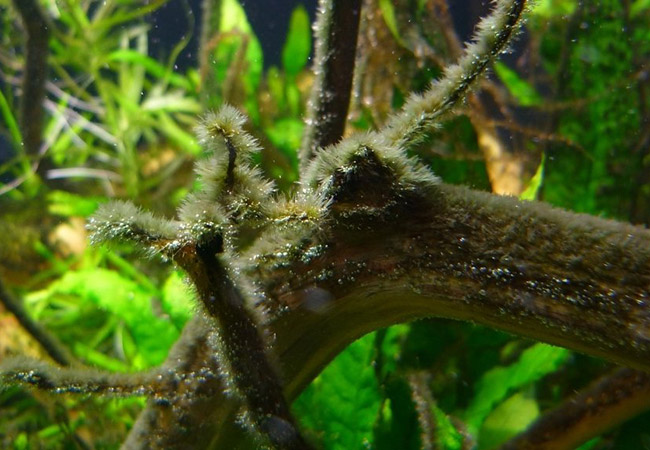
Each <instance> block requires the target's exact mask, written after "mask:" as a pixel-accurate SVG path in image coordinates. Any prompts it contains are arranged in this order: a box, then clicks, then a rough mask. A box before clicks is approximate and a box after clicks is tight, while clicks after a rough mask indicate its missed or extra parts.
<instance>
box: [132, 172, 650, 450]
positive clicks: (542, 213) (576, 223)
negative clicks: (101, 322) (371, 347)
mask: <svg viewBox="0 0 650 450" xmlns="http://www.w3.org/2000/svg"><path fill="white" fill-rule="evenodd" d="M379 172H380V171H378V170H377V168H374V169H372V170H366V171H364V170H361V169H360V170H357V171H356V173H357V178H356V179H354V180H350V181H349V182H346V183H343V184H340V185H339V186H338V188H337V189H338V193H337V195H335V198H338V199H340V200H339V201H335V202H333V203H332V204H331V205H330V217H329V219H327V220H325V221H324V223H326V224H328V225H327V226H324V227H323V228H322V229H320V230H319V232H318V233H317V234H316V235H317V236H319V237H318V239H314V240H313V241H312V242H311V243H310V244H309V245H308V246H306V247H303V248H302V249H301V251H300V252H296V253H294V254H291V252H288V253H287V252H271V251H268V252H267V253H262V252H258V251H257V250H258V249H255V248H253V249H252V250H251V252H250V254H249V256H248V257H247V258H245V261H247V262H248V268H247V272H248V273H249V275H250V276H252V277H254V278H255V279H257V280H258V281H259V283H260V285H261V286H263V288H264V290H265V292H267V294H268V296H269V298H271V299H274V301H276V302H280V303H281V305H282V307H284V308H288V309H289V312H287V313H283V314H279V315H278V316H277V317H276V318H275V319H274V320H273V321H272V322H271V323H270V328H271V332H272V333H274V334H275V335H276V336H277V337H276V340H275V344H274V347H273V351H274V352H275V353H276V355H277V357H278V360H279V363H280V368H281V370H280V371H281V374H282V376H283V378H284V381H285V386H286V387H285V394H286V396H287V398H288V399H293V398H295V397H296V396H297V395H298V394H299V393H300V391H301V390H302V389H303V388H304V387H305V386H306V385H307V384H308V383H309V382H310V381H311V380H312V379H313V377H315V376H316V375H317V374H318V373H319V372H320V370H322V368H323V367H324V366H325V365H326V364H327V363H328V362H329V361H330V360H331V359H332V358H333V357H334V356H335V355H336V354H337V353H338V352H340V351H341V350H342V349H343V348H344V347H345V346H346V345H347V344H349V343H350V342H352V341H353V340H355V339H357V338H358V337H360V336H362V335H363V334H365V333H367V332H370V331H372V330H376V329H378V328H381V327H385V326H389V325H392V324H395V323H400V322H405V321H409V320H415V319H418V318H423V317H447V318H454V319H459V320H469V321H474V322H476V323H481V324H485V325H488V326H491V327H494V328H497V329H501V330H505V331H508V332H511V333H514V334H517V335H520V336H524V337H528V338H532V339H535V340H538V341H543V342H548V343H551V344H555V345H561V346H564V347H567V348H570V349H573V350H576V351H579V352H584V353H587V354H590V355H594V356H597V357H602V358H605V359H607V360H609V361H612V362H616V363H619V364H623V365H626V366H630V367H634V368H637V369H641V370H649V369H650V358H649V357H648V356H649V355H650V341H649V340H650V309H649V308H648V305H647V301H648V287H649V286H650V232H649V231H648V230H645V229H642V228H638V227H633V226H631V225H627V224H622V223H617V222H613V221H608V220H603V219H599V218H594V217H591V216H586V215H580V214H574V213H569V212H564V211H561V210H558V209H554V208H551V207H549V206H547V205H544V204H541V203H528V202H520V201H518V200H516V199H513V198H503V197H495V196H492V195H490V194H486V193H481V192H476V191H471V190H469V189H465V188H461V187H455V186H449V185H444V184H440V185H437V186H427V187H422V188H421V189H415V190H412V191H410V192H409V191H399V192H396V193H395V195H397V196H398V197H399V202H395V201H394V200H395V199H394V198H391V197H390V195H389V193H388V191H386V192H384V193H385V194H386V195H382V192H373V193H372V195H368V192H364V190H363V188H362V187H363V186H366V187H368V186H372V187H374V188H375V189H376V186H378V180H377V179H376V176H377V173H379ZM366 189H367V188H366ZM378 202H379V203H378ZM308 255H309V256H308ZM267 306H268V305H267ZM276 306H277V305H276ZM190 327H191V326H190ZM187 336H190V337H187ZM187 336H186V337H184V338H183V339H184V342H183V341H181V342H179V344H178V345H179V346H183V345H190V346H197V345H198V344H196V341H192V339H191V336H192V334H191V332H188V333H187ZM188 341H189V342H190V343H188ZM205 352H206V350H205V349H204V350H202V351H200V352H196V353H195V356H196V357H197V358H200V357H201V356H205ZM173 358H174V357H171V361H173ZM192 364H195V365H196V364H202V363H201V362H199V361H198V360H197V361H195V362H193V363H192ZM192 401H194V400H191V399H188V402H192ZM197 402H198V403H197V405H196V408H199V407H200V406H201V407H205V404H206V402H205V399H203V398H200V397H199V399H198V400H197ZM208 403H209V404H211V405H213V406H212V407H211V408H210V412H209V417H210V419H211V420H210V422H209V423H207V424H206V423H205V422H204V421H200V422H198V423H197V424H196V426H197V427H198V429H197V430H194V429H192V430H191V431H188V430H190V428H188V429H186V430H185V432H186V433H189V434H190V435H191V436H192V438H195V437H196V436H197V435H199V434H201V433H205V434H204V435H203V439H201V438H197V439H198V441H199V443H202V442H203V443H205V445H198V446H197V447H196V448H230V447H229V446H230V445H234V444H233V443H234V442H236V441H238V440H241V439H247V438H246V436H245V433H244V431H243V430H241V429H239V428H238V427H237V426H236V425H233V423H232V422H233V421H232V420H231V419H232V418H233V417H232V414H234V412H235V411H236V407H235V406H234V405H233V403H232V401H231V400H229V399H227V398H224V396H223V394H222V392H221V391H220V390H216V391H215V398H214V399H213V400H212V401H211V402H208ZM194 407H195V406H190V410H191V411H194ZM212 408H214V409H212ZM169 413H170V412H169V411H167V410H164V411H163V410H161V409H160V407H158V406H156V405H153V404H150V406H149V407H148V409H147V410H146V412H145V415H146V417H148V418H149V420H148V421H147V422H146V423H145V422H143V421H142V420H141V421H140V423H139V426H138V427H136V431H137V433H138V435H139V436H151V437H152V439H153V438H156V439H163V441H162V442H164V443H165V444H166V445H168V447H167V448H173V445H172V444H173V439H172V440H166V439H165V434H166V433H174V432H175V431H174V430H173V429H169V428H165V427H166V424H168V421H167V420H163V418H164V417H167V416H168V415H169ZM206 416H207V414H206ZM215 417H218V418H220V420H218V421H213V420H214V418H215ZM226 418H228V420H225V419H226ZM194 425H195V424H192V426H194ZM172 428H173V427H172ZM161 436H162V438H161ZM212 438H214V439H215V440H214V442H212V443H211V444H208V442H209V441H210V439H212ZM125 448H146V445H144V446H140V447H138V446H133V447H129V446H127V447H125Z"/></svg>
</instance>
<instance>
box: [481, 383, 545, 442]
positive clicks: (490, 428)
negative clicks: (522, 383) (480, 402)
mask: <svg viewBox="0 0 650 450" xmlns="http://www.w3.org/2000/svg"><path fill="white" fill-rule="evenodd" d="M538 416H539V406H537V402H536V401H535V399H534V398H531V397H530V396H528V395H525V394H524V393H522V392H518V393H516V394H514V395H513V396H511V397H509V398H508V399H507V400H505V401H504V402H503V403H501V404H500V405H499V406H497V407H496V408H495V409H494V410H493V411H492V412H491V413H490V415H489V416H487V418H486V419H485V421H484V422H483V426H482V427H481V431H480V434H479V440H478V448H479V450H482V449H491V448H495V447H497V446H498V445H500V444H503V443H504V442H505V441H507V440H508V439H510V438H511V437H513V436H515V435H516V434H518V433H520V432H521V431H523V430H525V429H526V428H527V427H528V425H530V424H531V423H532V422H533V421H534V420H535V419H536V418H537V417H538Z"/></svg>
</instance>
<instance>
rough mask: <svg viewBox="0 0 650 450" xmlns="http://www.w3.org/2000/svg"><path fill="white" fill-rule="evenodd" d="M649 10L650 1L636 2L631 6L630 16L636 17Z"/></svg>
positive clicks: (640, 0) (637, 0)
mask: <svg viewBox="0 0 650 450" xmlns="http://www.w3.org/2000/svg"><path fill="white" fill-rule="evenodd" d="M648 8H650V0H636V1H635V2H634V3H632V5H631V6H630V16H632V17H636V16H638V15H639V14H641V13H642V12H643V11H645V10H646V9H648Z"/></svg>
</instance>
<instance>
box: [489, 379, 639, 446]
mask: <svg viewBox="0 0 650 450" xmlns="http://www.w3.org/2000/svg"><path fill="white" fill-rule="evenodd" d="M648 409H650V374H648V373H646V372H641V371H638V370H633V369H618V370H616V371H615V372H614V373H612V374H609V375H608V376H605V377H603V378H601V379H600V380H598V381H596V382H595V383H593V384H592V385H591V386H589V387H588V388H586V389H585V390H583V391H581V392H579V393H578V394H577V395H575V396H574V397H573V398H571V399H569V400H567V401H565V402H564V403H562V404H561V405H559V406H558V407H557V408H555V409H552V410H551V411H548V412H546V413H545V414H544V415H542V416H541V417H540V418H539V419H537V420H536V421H535V422H534V423H533V424H532V425H531V426H530V427H529V428H528V429H527V430H526V431H524V432H523V433H521V434H519V435H518V436H516V437H514V438H513V439H511V440H510V441H508V442H506V443H505V444H503V446H502V447H501V449H500V450H518V449H527V450H571V449H574V448H577V447H578V446H579V445H581V444H583V443H584V442H587V441H588V440H590V439H592V438H594V437H596V436H599V435H601V434H603V433H604V432H606V431H607V430H609V429H612V428H614V427H615V426H617V425H619V424H621V423H623V422H625V421H626V420H628V419H630V418H632V417H634V416H636V415H637V414H639V413H641V412H643V411H646V410H648Z"/></svg>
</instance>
